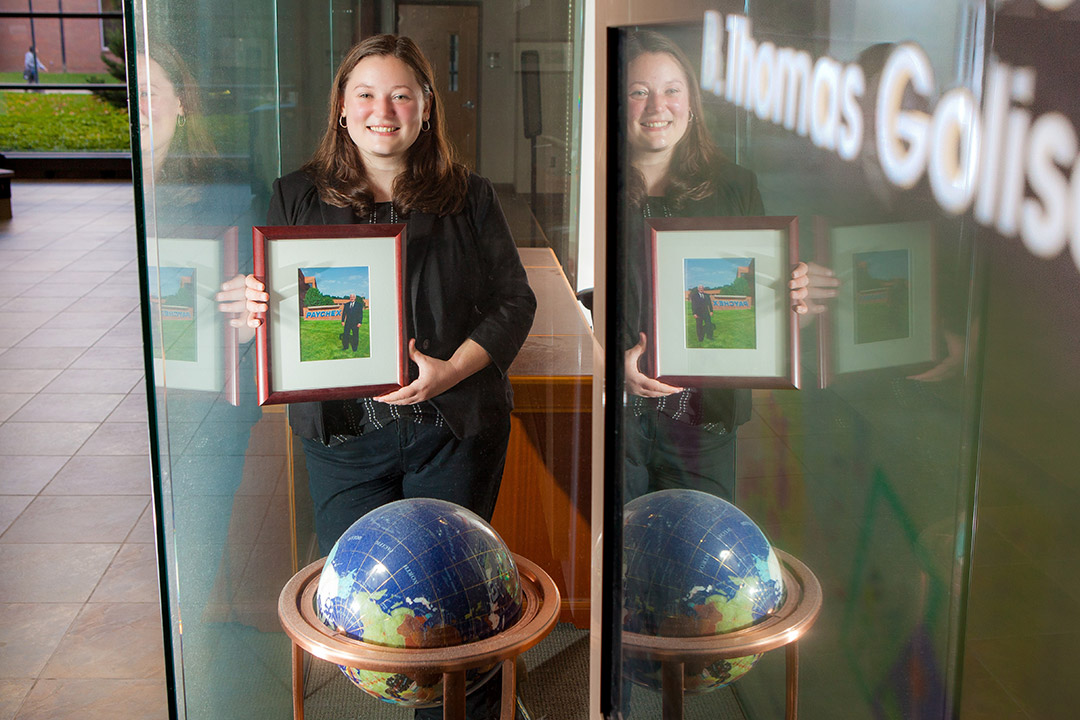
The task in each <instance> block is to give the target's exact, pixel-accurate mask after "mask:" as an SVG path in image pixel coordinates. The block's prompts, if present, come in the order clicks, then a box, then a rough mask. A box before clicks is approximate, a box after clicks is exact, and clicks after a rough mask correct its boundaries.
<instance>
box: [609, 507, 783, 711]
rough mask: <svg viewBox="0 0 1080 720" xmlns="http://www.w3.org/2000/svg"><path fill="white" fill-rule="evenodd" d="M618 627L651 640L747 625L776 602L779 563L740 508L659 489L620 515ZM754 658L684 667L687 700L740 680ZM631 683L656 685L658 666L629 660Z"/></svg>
mask: <svg viewBox="0 0 1080 720" xmlns="http://www.w3.org/2000/svg"><path fill="white" fill-rule="evenodd" d="M623 578H624V579H623V583H624V584H623V627H624V628H625V629H626V630H629V631H631V632H635V633H640V634H644V635H652V636H669V637H700V636H707V635H717V634H720V633H728V632H732V631H735V630H741V629H743V628H747V627H750V626H751V625H754V624H755V623H757V622H759V621H760V620H762V619H763V618H765V617H767V616H768V615H770V614H771V613H772V612H773V611H775V610H776V609H777V608H779V607H780V605H781V604H782V603H783V597H784V585H783V578H782V576H781V573H780V562H779V560H778V559H777V557H776V553H775V552H774V551H773V549H772V546H771V545H770V544H769V541H768V540H766V539H765V535H764V534H763V533H762V532H761V530H759V529H758V527H757V525H755V524H754V522H753V521H752V520H751V519H750V518H749V517H747V516H746V514H745V513H743V512H742V511H741V510H739V509H738V508H737V507H735V506H734V505H732V504H731V503H729V502H727V501H726V500H722V499H720V498H718V497H715V496H713V495H709V494H708V493H704V492H700V491H698V490H660V491H658V492H654V493H650V494H648V495H643V496H641V497H639V498H636V499H635V500H632V501H631V502H630V503H628V504H627V505H626V507H625V509H624V512H623ZM759 657H760V655H752V656H747V657H740V658H728V659H716V660H714V661H710V662H708V663H695V664H693V665H692V666H691V664H690V663H688V664H687V665H686V667H685V673H686V674H685V677H684V688H685V691H686V693H687V694H695V693H704V692H709V691H711V690H715V689H716V688H718V687H721V686H723V685H727V684H728V683H730V682H733V681H735V680H737V679H738V678H740V677H741V676H743V675H744V674H746V673H747V672H748V671H749V670H750V668H751V667H753V665H754V663H755V662H757V659H758V658H759ZM625 671H626V675H627V676H628V677H629V679H630V680H631V681H632V682H634V683H635V684H637V685H643V686H646V687H653V688H656V687H659V686H660V682H661V680H660V664H659V663H658V662H653V661H649V660H641V659H635V658H629V659H627V661H626V666H625Z"/></svg>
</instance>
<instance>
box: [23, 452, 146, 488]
mask: <svg viewBox="0 0 1080 720" xmlns="http://www.w3.org/2000/svg"><path fill="white" fill-rule="evenodd" d="M150 492H151V484H150V458H149V456H148V455H76V456H75V457H73V458H71V459H70V460H68V461H67V463H66V464H65V465H64V467H63V468H62V469H61V470H60V471H59V472H58V473H57V474H56V476H55V477H54V478H53V479H52V481H51V482H50V483H49V484H48V486H47V487H45V489H44V490H43V491H42V494H43V495H141V496H144V497H148V496H149V495H150Z"/></svg>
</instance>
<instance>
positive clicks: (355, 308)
mask: <svg viewBox="0 0 1080 720" xmlns="http://www.w3.org/2000/svg"><path fill="white" fill-rule="evenodd" d="M363 324H364V301H363V300H357V299H356V293H351V294H350V295H349V302H347V303H345V304H344V305H342V306H341V349H342V350H348V349H349V348H352V351H353V352H356V348H357V345H358V344H359V342H360V330H359V328H360V326H361V325H363Z"/></svg>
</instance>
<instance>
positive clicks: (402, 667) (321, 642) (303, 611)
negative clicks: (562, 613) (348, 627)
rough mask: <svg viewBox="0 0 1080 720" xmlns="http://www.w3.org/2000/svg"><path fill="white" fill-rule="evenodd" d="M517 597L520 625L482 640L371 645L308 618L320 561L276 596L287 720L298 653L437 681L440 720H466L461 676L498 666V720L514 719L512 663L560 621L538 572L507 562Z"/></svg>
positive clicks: (296, 694) (299, 701)
mask: <svg viewBox="0 0 1080 720" xmlns="http://www.w3.org/2000/svg"><path fill="white" fill-rule="evenodd" d="M514 560H515V561H516V562H517V567H518V574H519V575H520V576H521V591H522V595H523V598H524V603H523V608H522V613H521V618H520V619H519V620H518V621H517V622H516V623H515V624H514V625H512V626H511V627H509V628H507V629H506V630H504V631H503V632H501V633H499V634H498V635H495V636H494V637H490V638H487V639H484V640H479V641H477V642H472V643H467V644H465V645H456V646H452V647H444V648H393V647H383V646H381V645H371V644H369V643H364V642H360V641H359V640H354V639H352V638H350V637H347V636H345V635H342V634H341V633H338V632H335V631H333V630H331V629H330V628H328V627H327V626H326V625H323V623H322V621H321V620H320V619H319V617H318V615H317V614H316V612H315V602H314V599H315V591H316V590H317V589H318V586H319V574H320V573H321V572H322V566H323V563H324V562H326V559H325V558H323V559H321V560H316V561H315V562H313V563H311V564H310V565H308V566H307V567H305V568H304V569H302V570H301V571H300V572H298V573H296V575H294V576H293V577H292V579H291V580H289V582H288V583H286V585H285V587H284V588H283V589H282V591H281V595H280V596H279V597H278V618H279V619H280V620H281V625H282V627H283V628H284V629H285V634H286V635H288V636H289V639H290V640H292V692H293V718H294V719H295V720H304V651H307V652H308V653H310V654H311V655H313V656H315V657H317V658H321V659H323V660H326V661H328V662H332V663H335V664H337V665H345V666H346V667H356V668H363V669H364V670H371V671H375V672H390V673H405V674H409V675H415V674H417V673H427V674H432V673H439V674H441V675H442V676H443V718H444V720H465V671H466V670H471V669H473V668H478V667H489V666H491V665H494V664H496V663H501V664H502V674H503V687H502V720H513V717H514V708H515V705H516V691H517V675H516V672H515V669H514V660H515V658H517V656H518V655H520V654H521V653H523V652H525V651H526V650H528V649H529V648H531V647H533V646H535V645H536V644H537V643H539V642H540V641H541V640H543V639H544V638H545V637H546V636H547V634H548V633H550V632H551V630H552V629H553V628H554V627H555V624H556V623H557V622H558V619H559V590H558V588H557V587H555V583H554V581H552V579H551V578H550V577H549V576H548V574H547V573H545V572H544V571H543V570H541V569H540V567H538V566H537V565H535V564H534V563H532V562H530V561H529V560H526V559H525V558H523V557H521V556H520V555H514Z"/></svg>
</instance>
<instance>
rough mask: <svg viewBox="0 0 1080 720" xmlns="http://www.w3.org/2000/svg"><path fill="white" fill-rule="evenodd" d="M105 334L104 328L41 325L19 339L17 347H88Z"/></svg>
mask: <svg viewBox="0 0 1080 720" xmlns="http://www.w3.org/2000/svg"><path fill="white" fill-rule="evenodd" d="M104 334H105V328H87V327H77V328H56V327H50V326H46V327H42V328H38V329H37V330H35V331H34V332H32V333H30V334H29V335H27V336H26V337H25V338H23V339H22V340H21V341H19V344H18V347H25V348H31V347H33V348H54V347H86V348H88V347H90V346H91V345H93V344H94V343H95V342H96V341H97V340H98V338H100V337H101V336H102V335H104Z"/></svg>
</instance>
